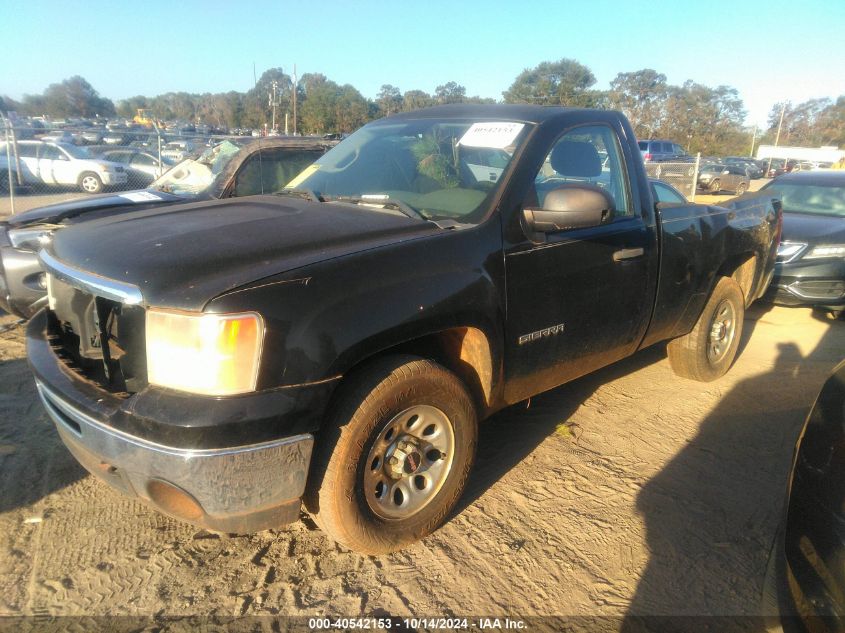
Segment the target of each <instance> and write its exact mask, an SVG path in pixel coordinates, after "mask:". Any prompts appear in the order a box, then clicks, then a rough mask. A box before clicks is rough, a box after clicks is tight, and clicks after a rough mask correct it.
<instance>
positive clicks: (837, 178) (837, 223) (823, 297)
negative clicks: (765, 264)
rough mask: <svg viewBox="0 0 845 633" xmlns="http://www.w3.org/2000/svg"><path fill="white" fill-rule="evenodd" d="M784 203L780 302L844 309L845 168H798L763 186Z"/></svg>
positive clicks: (775, 286)
mask: <svg viewBox="0 0 845 633" xmlns="http://www.w3.org/2000/svg"><path fill="white" fill-rule="evenodd" d="M760 192H761V193H763V194H765V195H770V196H771V197H773V198H779V199H780V200H781V203H782V205H783V235H782V238H781V243H780V247H779V249H778V263H777V264H776V265H775V273H774V280H773V281H772V286H771V289H770V293H771V298H772V299H773V300H774V302H775V303H780V304H783V305H808V306H814V307H816V308H820V309H826V310H830V311H831V312H834V313H836V314H837V315H838V314H840V313H842V311H843V310H845V172H842V171H798V172H794V173H791V174H784V175H783V176H780V177H778V178H776V179H775V180H773V181H772V182H770V183H768V184H767V185H765V186H764V187H762V188H761V189H760Z"/></svg>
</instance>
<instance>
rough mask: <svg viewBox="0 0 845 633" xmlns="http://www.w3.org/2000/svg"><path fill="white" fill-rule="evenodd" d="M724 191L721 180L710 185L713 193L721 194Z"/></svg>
mask: <svg viewBox="0 0 845 633" xmlns="http://www.w3.org/2000/svg"><path fill="white" fill-rule="evenodd" d="M721 190H722V183H721V182H719V180H714V181H713V182H711V183H710V191H711V192H713V193H719V192H720V191H721Z"/></svg>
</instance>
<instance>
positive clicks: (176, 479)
mask: <svg viewBox="0 0 845 633" xmlns="http://www.w3.org/2000/svg"><path fill="white" fill-rule="evenodd" d="M36 386H37V387H38V393H39V395H40V397H41V400H42V402H43V404H44V407H45V408H46V410H47V413H48V414H49V415H50V418H52V420H53V422H55V424H56V428H57V429H58V431H59V435H60V436H61V438H62V441H63V442H64V443H65V445H66V446H67V447H68V449H69V450H70V451H71V453H73V455H74V456H75V457H76V459H77V460H79V462H80V463H81V464H82V465H83V466H84V467H85V468H86V469H87V470H89V471H90V472H91V473H92V474H93V475H95V476H97V477H99V478H100V479H102V480H103V481H105V482H107V483H108V484H110V485H111V486H113V487H114V488H116V489H117V490H119V491H121V492H123V493H124V494H127V495H129V496H132V497H138V498H139V499H141V500H143V501H145V502H146V503H149V504H150V505H152V506H153V507H155V508H156V509H158V510H159V511H161V512H164V513H165V514H168V515H170V516H174V517H176V518H178V519H181V520H184V521H188V522H190V523H194V524H196V525H200V526H202V527H206V528H208V529H211V530H218V531H222V532H237V533H247V532H257V531H260V530H264V529H268V528H271V527H279V526H280V525H283V524H286V523H291V522H293V521H296V520H297V519H298V518H299V510H300V498H301V497H302V494H303V492H304V490H305V482H306V478H307V476H308V467H309V463H310V460H311V449H312V446H313V443H314V437H313V436H312V435H311V434H302V435H296V436H293V437H286V438H283V439H279V440H273V441H269V442H264V443H260V444H253V445H249V446H238V447H234V448H221V449H203V450H189V449H182V448H173V447H169V446H162V445H159V444H155V443H152V442H149V441H147V440H143V439H140V438H138V437H135V436H133V435H129V434H127V433H123V432H121V431H118V430H116V429H114V428H111V427H109V426H106V425H104V424H103V423H101V422H99V421H98V420H96V419H95V418H93V417H91V416H90V415H88V414H86V413H85V412H83V411H80V410H79V409H78V408H76V407H74V406H73V405H71V404H69V403H68V402H67V401H66V400H64V399H62V398H61V397H60V396H59V395H57V394H56V393H54V392H53V391H52V390H51V389H50V388H49V387H47V386H46V385H45V384H44V383H43V382H41V381H40V380H38V379H36Z"/></svg>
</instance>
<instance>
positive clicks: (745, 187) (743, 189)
mask: <svg viewBox="0 0 845 633" xmlns="http://www.w3.org/2000/svg"><path fill="white" fill-rule="evenodd" d="M746 191H748V183H747V182H741V183H739V184H738V185H737V186H736V195H738V196H741V195H742V194H744V193H745V192H746Z"/></svg>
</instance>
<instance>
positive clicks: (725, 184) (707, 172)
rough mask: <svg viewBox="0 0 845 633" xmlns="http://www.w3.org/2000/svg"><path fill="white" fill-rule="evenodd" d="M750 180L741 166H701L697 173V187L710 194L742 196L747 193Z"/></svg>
mask: <svg viewBox="0 0 845 633" xmlns="http://www.w3.org/2000/svg"><path fill="white" fill-rule="evenodd" d="M749 184H750V180H749V178H748V174H746V172H745V167H744V166H741V165H720V164H713V165H702V167H701V169H700V170H699V172H698V186H699V187H700V188H701V189H707V190H708V191H710V192H711V193H719V192H720V191H731V192H734V193H736V194H737V195H742V194H743V193H745V192H746V191H748V185H749Z"/></svg>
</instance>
